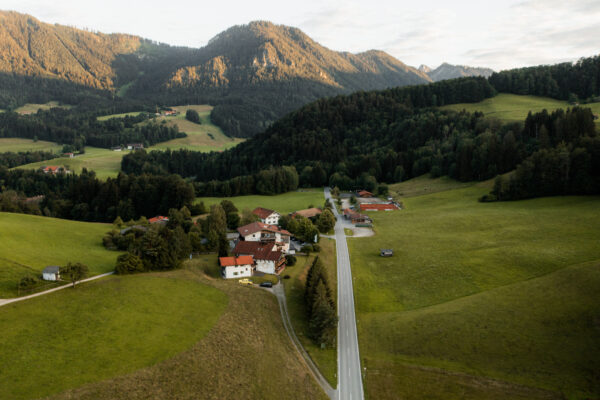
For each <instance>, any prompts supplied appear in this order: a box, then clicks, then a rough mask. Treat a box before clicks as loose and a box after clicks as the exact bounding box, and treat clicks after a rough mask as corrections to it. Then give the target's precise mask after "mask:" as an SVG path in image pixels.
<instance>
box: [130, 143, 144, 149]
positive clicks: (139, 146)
mask: <svg viewBox="0 0 600 400" xmlns="http://www.w3.org/2000/svg"><path fill="white" fill-rule="evenodd" d="M143 148H144V145H143V144H142V143H129V144H128V145H127V150H141V149H143Z"/></svg>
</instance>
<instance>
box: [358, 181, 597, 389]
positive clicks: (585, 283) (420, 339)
mask: <svg viewBox="0 0 600 400" xmlns="http://www.w3.org/2000/svg"><path fill="white" fill-rule="evenodd" d="M421 180H422V183H423V184H424V185H430V186H436V183H435V182H433V183H428V182H426V180H425V179H424V178H421ZM403 185H404V187H405V188H406V189H405V188H403V187H397V188H396V190H397V191H399V192H403V191H405V190H406V191H409V190H408V189H411V191H412V192H413V193H414V192H415V191H416V188H415V186H416V185H415V184H414V183H413V182H410V181H409V182H406V183H405V184H403ZM411 186H412V188H411ZM438 186H439V185H438ZM486 191H487V189H486V188H482V187H478V186H471V187H463V188H456V189H452V188H449V189H448V190H444V191H439V192H438V193H434V194H426V195H421V196H415V197H408V198H404V199H403V202H404V204H405V206H406V209H404V210H401V211H397V212H393V213H379V214H377V213H372V214H370V215H371V216H372V217H373V220H374V225H375V230H376V236H374V237H371V238H357V239H352V238H351V239H349V247H350V251H351V259H352V268H353V274H354V276H355V296H356V305H357V320H358V329H359V340H360V348H361V356H362V359H363V363H364V365H363V366H364V367H366V369H367V372H366V378H365V389H366V391H367V394H368V395H369V397H372V398H397V397H398V396H401V397H403V398H422V397H423V396H428V397H431V398H473V399H479V398H489V399H496V398H497V399H502V398H523V399H525V398H555V397H559V396H560V395H561V394H564V395H565V396H566V397H567V398H584V397H597V396H598V395H599V394H600V381H599V380H598V375H597V374H594V371H597V370H598V368H600V364H599V363H598V354H600V341H599V340H598V337H599V336H598V323H597V316H598V315H599V313H600V307H599V306H598V304H600V269H599V268H600V243H599V242H598V240H597V238H598V232H599V231H600V214H598V212H597V210H598V207H599V206H600V198H598V197H554V198H541V199H534V200H528V201H520V202H507V203H493V204H482V203H478V202H477V200H476V199H477V198H478V196H480V195H481V194H482V193H484V192H486ZM380 248H393V249H394V250H395V254H394V256H393V257H392V258H385V259H384V258H381V257H379V249H380Z"/></svg>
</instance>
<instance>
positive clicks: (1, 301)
mask: <svg viewBox="0 0 600 400" xmlns="http://www.w3.org/2000/svg"><path fill="white" fill-rule="evenodd" d="M114 273H115V272H114V271H113V272H107V273H106V274H101V275H96V276H92V277H91V278H87V279H83V280H81V281H77V282H75V284H76V285H79V284H80V283H84V282H89V281H93V280H95V279H100V278H104V277H105V276H108V275H112V274H114ZM68 287H71V284H70V283H69V284H66V285H63V286H59V287H57V288H54V289H48V290H45V291H43V292H39V293H34V294H30V295H28V296H23V297H16V298H14V299H0V307H2V306H5V305H7V304H11V303H16V302H17V301H23V300H27V299H32V298H34V297H38V296H42V295H45V294H48V293H52V292H56V291H57V290H63V289H66V288H68Z"/></svg>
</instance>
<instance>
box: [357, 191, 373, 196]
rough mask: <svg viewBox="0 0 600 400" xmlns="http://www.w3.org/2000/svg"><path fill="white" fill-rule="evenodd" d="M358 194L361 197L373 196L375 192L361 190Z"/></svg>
mask: <svg viewBox="0 0 600 400" xmlns="http://www.w3.org/2000/svg"><path fill="white" fill-rule="evenodd" d="M358 195H359V196H360V197H373V193H371V192H368V191H366V190H361V191H360V192H358Z"/></svg>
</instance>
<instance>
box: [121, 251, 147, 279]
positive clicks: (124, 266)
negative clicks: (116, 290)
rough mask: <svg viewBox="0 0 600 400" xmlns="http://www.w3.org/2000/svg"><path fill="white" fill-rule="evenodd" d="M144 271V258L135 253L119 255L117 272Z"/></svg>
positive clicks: (132, 272) (124, 273)
mask: <svg viewBox="0 0 600 400" xmlns="http://www.w3.org/2000/svg"><path fill="white" fill-rule="evenodd" d="M143 271H144V263H143V262H142V259H141V258H139V257H138V256H136V255H135V254H131V253H127V254H122V255H120V256H119V257H117V266H116V267H115V272H116V273H117V274H119V275H126V274H134V273H136V272H143Z"/></svg>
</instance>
